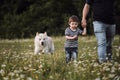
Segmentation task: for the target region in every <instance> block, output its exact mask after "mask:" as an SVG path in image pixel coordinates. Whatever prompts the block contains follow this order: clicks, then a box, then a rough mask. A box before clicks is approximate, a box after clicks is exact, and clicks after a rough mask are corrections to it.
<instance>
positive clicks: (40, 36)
mask: <svg viewBox="0 0 120 80" xmlns="http://www.w3.org/2000/svg"><path fill="white" fill-rule="evenodd" d="M34 44H35V51H34V53H35V54H39V53H51V54H53V52H54V43H53V41H52V38H51V37H49V36H47V33H46V32H45V33H38V32H37V33H36V36H35V39H34Z"/></svg>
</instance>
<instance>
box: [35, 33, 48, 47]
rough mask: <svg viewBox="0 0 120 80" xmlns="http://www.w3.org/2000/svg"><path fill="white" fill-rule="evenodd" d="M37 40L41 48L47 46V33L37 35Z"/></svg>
mask: <svg viewBox="0 0 120 80" xmlns="http://www.w3.org/2000/svg"><path fill="white" fill-rule="evenodd" d="M36 39H37V42H38V44H40V46H45V45H46V41H47V33H46V32H45V33H36Z"/></svg>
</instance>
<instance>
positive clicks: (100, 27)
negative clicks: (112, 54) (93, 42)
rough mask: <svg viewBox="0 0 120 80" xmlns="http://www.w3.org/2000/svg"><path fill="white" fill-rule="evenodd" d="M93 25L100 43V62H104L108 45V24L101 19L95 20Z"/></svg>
mask: <svg viewBox="0 0 120 80" xmlns="http://www.w3.org/2000/svg"><path fill="white" fill-rule="evenodd" d="M93 25H94V33H95V36H96V39H97V44H98V59H99V62H100V63H102V62H105V61H106V47H107V41H106V26H105V25H104V24H103V23H102V22H99V21H94V22H93Z"/></svg>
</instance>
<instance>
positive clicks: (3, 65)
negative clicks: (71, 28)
mask: <svg viewBox="0 0 120 80" xmlns="http://www.w3.org/2000/svg"><path fill="white" fill-rule="evenodd" d="M53 40H54V44H55V52H54V54H53V55H50V54H41V55H34V39H33V38H32V39H14V40H7V39H6V40H0V80H120V36H115V40H114V43H113V61H112V62H106V63H103V64H99V63H98V62H97V43H96V38H95V37H94V36H86V37H79V54H78V60H77V61H76V62H73V61H71V62H70V63H69V64H66V62H65V52H64V41H65V38H64V37H63V36H61V37H53Z"/></svg>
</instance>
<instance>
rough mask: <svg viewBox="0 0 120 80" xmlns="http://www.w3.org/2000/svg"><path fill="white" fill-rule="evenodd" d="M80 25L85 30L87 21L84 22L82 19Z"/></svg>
mask: <svg viewBox="0 0 120 80" xmlns="http://www.w3.org/2000/svg"><path fill="white" fill-rule="evenodd" d="M81 25H82V27H83V28H86V26H87V21H86V19H82V21H81Z"/></svg>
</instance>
